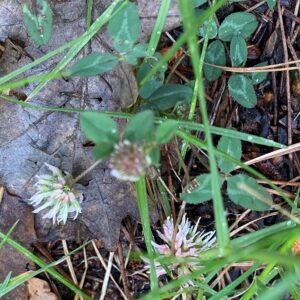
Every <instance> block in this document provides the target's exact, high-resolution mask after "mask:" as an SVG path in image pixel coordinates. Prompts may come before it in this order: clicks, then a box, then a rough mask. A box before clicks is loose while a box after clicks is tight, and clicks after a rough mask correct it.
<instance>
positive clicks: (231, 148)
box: [218, 136, 242, 174]
mask: <svg viewBox="0 0 300 300" xmlns="http://www.w3.org/2000/svg"><path fill="white" fill-rule="evenodd" d="M218 150H220V151H223V152H225V153H226V154H228V155H230V156H232V157H234V158H235V159H238V160H239V159H240V158H241V156H242V143H241V141H240V140H239V139H233V138H229V137H226V136H222V137H221V138H220V140H219V143H218ZM218 166H219V168H220V170H221V171H222V172H224V173H225V174H228V173H230V172H231V171H233V170H234V168H235V167H236V165H235V163H233V162H231V161H229V160H228V159H225V158H223V157H219V158H218Z"/></svg>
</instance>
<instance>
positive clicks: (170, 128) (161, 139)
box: [155, 120, 178, 144]
mask: <svg viewBox="0 0 300 300" xmlns="http://www.w3.org/2000/svg"><path fill="white" fill-rule="evenodd" d="M177 127H178V126H177V122H176V121H175V120H166V121H165V122H163V123H161V124H160V125H159V126H158V127H157V129H156V134H155V140H156V142H157V144H165V143H167V142H169V141H170V140H171V139H172V138H173V136H174V135H175V133H176V131H177Z"/></svg>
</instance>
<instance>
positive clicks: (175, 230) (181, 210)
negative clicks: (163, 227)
mask: <svg viewBox="0 0 300 300" xmlns="http://www.w3.org/2000/svg"><path fill="white" fill-rule="evenodd" d="M185 206H186V202H185V201H183V202H182V204H181V207H180V211H179V213H178V216H177V220H176V223H175V224H174V230H173V234H172V246H171V253H172V255H175V239H176V235H177V231H178V226H179V224H180V222H181V219H182V216H183V214H184V211H185ZM173 222H174V220H173Z"/></svg>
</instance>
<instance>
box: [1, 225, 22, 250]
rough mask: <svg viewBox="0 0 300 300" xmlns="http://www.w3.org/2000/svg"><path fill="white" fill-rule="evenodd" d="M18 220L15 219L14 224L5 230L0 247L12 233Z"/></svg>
mask: <svg viewBox="0 0 300 300" xmlns="http://www.w3.org/2000/svg"><path fill="white" fill-rule="evenodd" d="M18 222H19V220H17V221H16V222H15V224H14V225H13V226H12V227H11V228H10V229H9V231H8V232H7V234H6V235H5V237H4V238H3V239H2V241H1V243H0V249H1V248H2V247H3V245H4V244H5V243H6V241H7V239H8V238H9V236H10V235H11V234H12V233H13V231H14V230H15V228H16V226H17V224H18Z"/></svg>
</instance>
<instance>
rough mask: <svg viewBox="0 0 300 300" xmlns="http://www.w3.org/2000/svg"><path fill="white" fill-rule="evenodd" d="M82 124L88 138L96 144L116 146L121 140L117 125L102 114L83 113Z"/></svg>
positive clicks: (81, 115) (81, 116)
mask: <svg viewBox="0 0 300 300" xmlns="http://www.w3.org/2000/svg"><path fill="white" fill-rule="evenodd" d="M80 124H81V128H82V130H83V131H84V133H85V135H86V136H87V138H88V139H90V140H91V141H93V142H95V143H96V144H101V143H105V144H116V143H117V142H118V140H119V133H118V128H117V125H116V123H115V122H114V121H113V120H112V119H111V118H110V117H107V116H105V115H103V114H101V113H98V112H82V113H81V114H80ZM100 146H101V145H100Z"/></svg>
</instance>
